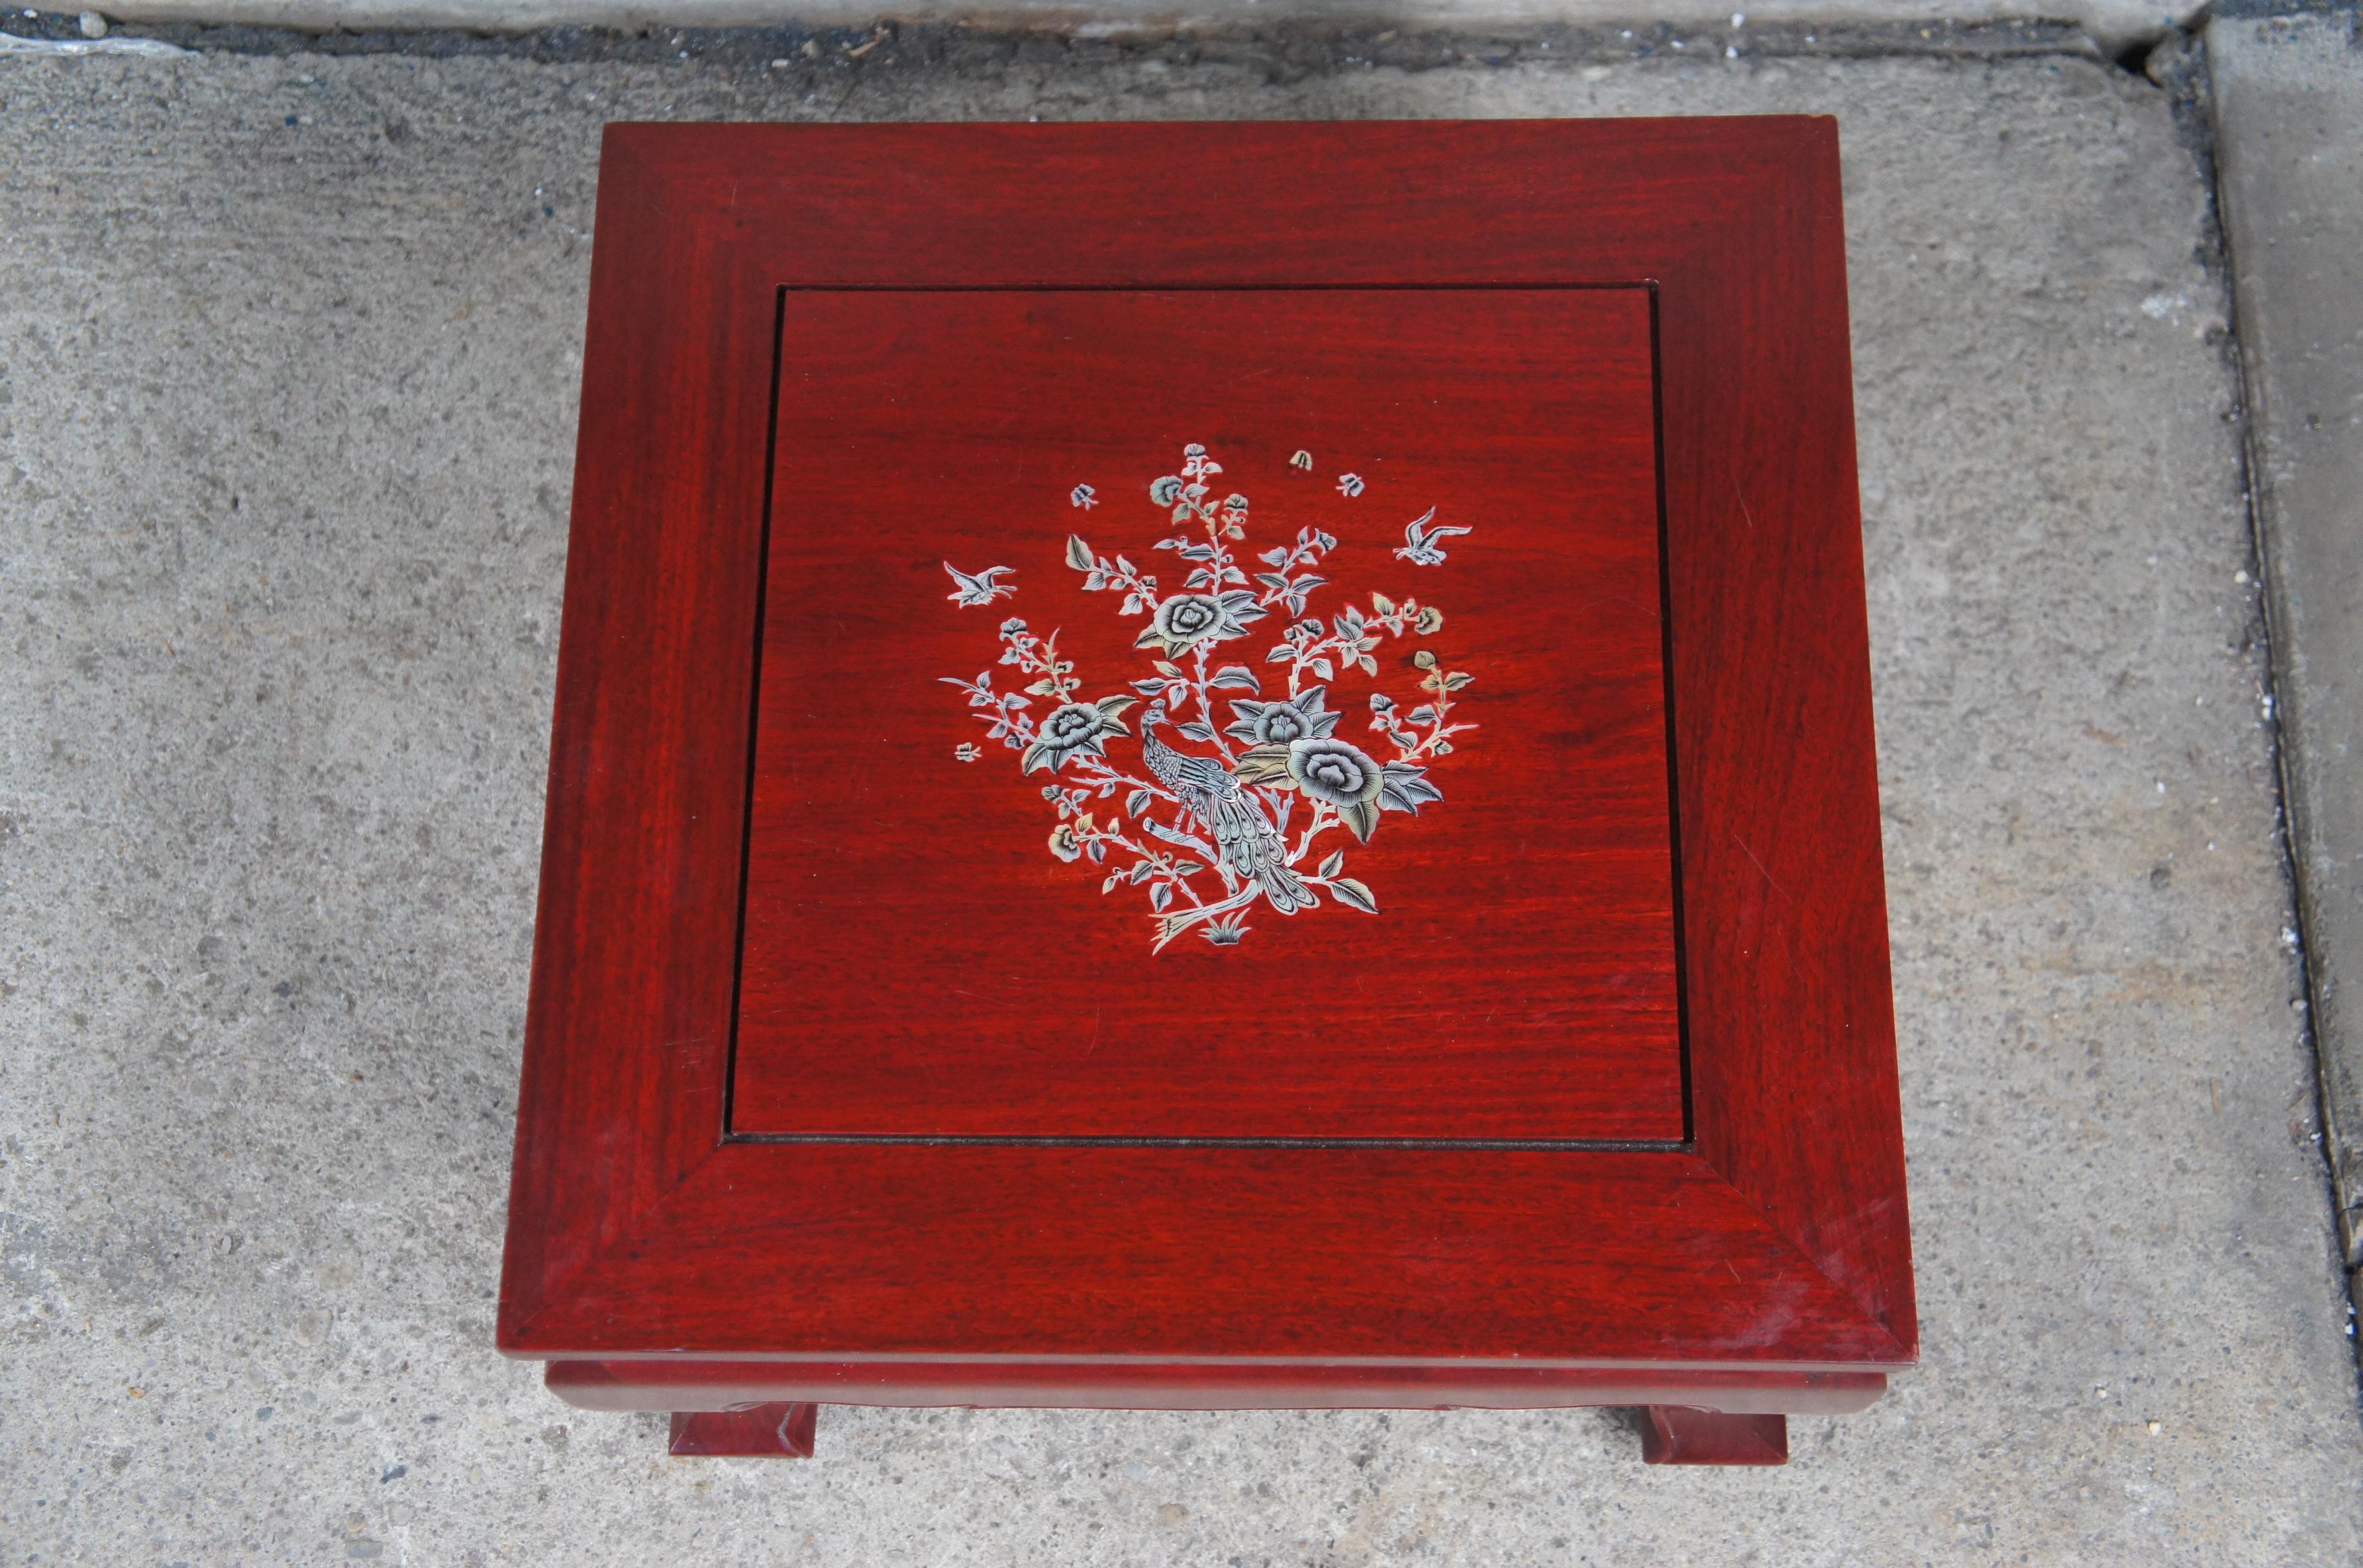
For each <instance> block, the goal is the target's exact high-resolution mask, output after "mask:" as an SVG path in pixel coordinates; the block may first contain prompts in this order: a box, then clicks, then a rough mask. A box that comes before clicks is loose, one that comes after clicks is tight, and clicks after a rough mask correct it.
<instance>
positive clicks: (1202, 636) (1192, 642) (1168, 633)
mask: <svg viewBox="0 0 2363 1568" xmlns="http://www.w3.org/2000/svg"><path fill="white" fill-rule="evenodd" d="M1262 619H1263V610H1262V608H1261V607H1260V606H1259V605H1258V604H1257V603H1256V602H1255V595H1254V594H1252V593H1249V592H1248V591H1246V590H1244V589H1234V590H1232V591H1230V592H1228V593H1177V594H1175V595H1174V596H1173V597H1172V598H1170V599H1169V600H1167V601H1166V602H1164V603H1162V604H1159V606H1158V607H1157V613H1155V614H1154V615H1151V616H1150V617H1149V618H1148V625H1146V626H1144V627H1142V628H1141V632H1140V635H1139V636H1137V637H1136V638H1134V639H1133V644H1132V646H1134V647H1137V648H1150V647H1155V648H1163V649H1164V650H1165V657H1167V658H1179V657H1182V655H1183V654H1185V653H1187V652H1189V651H1190V649H1191V648H1193V647H1194V646H1197V645H1198V644H1200V643H1224V642H1228V641H1230V640H1231V639H1232V638H1233V637H1244V636H1246V635H1248V623H1249V622H1251V621H1260V620H1262Z"/></svg>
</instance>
